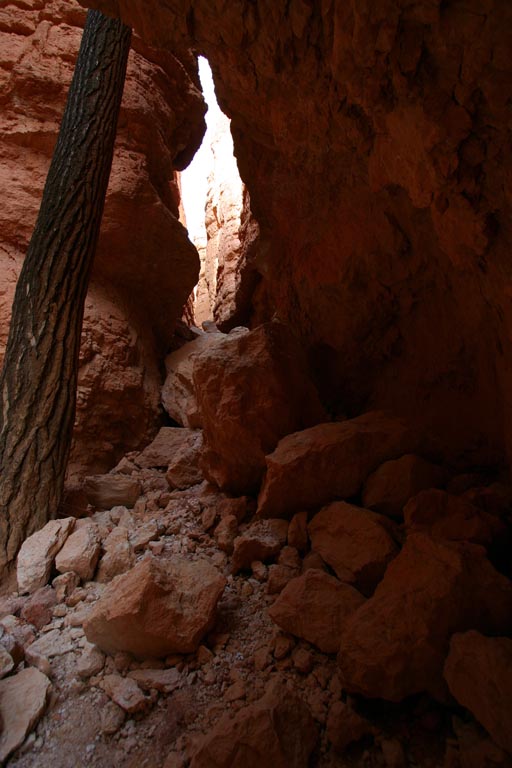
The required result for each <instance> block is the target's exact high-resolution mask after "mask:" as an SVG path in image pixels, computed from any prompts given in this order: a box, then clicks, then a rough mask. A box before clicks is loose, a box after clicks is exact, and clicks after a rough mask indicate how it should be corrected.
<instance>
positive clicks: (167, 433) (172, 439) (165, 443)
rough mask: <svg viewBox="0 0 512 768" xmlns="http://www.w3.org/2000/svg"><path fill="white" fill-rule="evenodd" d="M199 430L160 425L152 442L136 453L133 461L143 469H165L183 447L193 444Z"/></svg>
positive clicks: (198, 435)
mask: <svg viewBox="0 0 512 768" xmlns="http://www.w3.org/2000/svg"><path fill="white" fill-rule="evenodd" d="M200 438H201V432H200V431H198V430H193V429H183V428H180V427H161V429H160V430H159V432H158V434H157V435H156V437H155V439H154V440H153V442H151V443H150V444H149V445H148V446H146V448H144V450H143V451H141V452H140V453H138V454H137V455H136V456H135V457H134V459H133V461H134V462H135V463H136V464H137V465H138V466H139V467H142V468H143V469H167V467H168V466H169V464H170V463H171V462H172V461H173V459H174V456H175V455H176V453H177V452H179V451H180V450H181V449H182V448H183V447H186V446H193V445H195V443H196V442H197V440H198V439H199V440H200Z"/></svg>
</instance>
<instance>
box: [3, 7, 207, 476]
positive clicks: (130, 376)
mask: <svg viewBox="0 0 512 768" xmlns="http://www.w3.org/2000/svg"><path fill="white" fill-rule="evenodd" d="M84 18H85V11H84V10H83V9H82V8H80V6H79V5H78V3H75V2H74V1H73V2H69V1H67V2H60V1H59V0H52V2H41V1H40V0H30V1H29V0H23V1H21V0H20V1H19V2H13V3H7V4H5V5H3V7H2V8H0V186H1V188H2V190H3V195H2V205H1V206H0V364H1V361H2V357H3V350H4V349H5V342H6V338H7V332H8V322H9V315H10V307H11V303H12V298H13V295H14V287H15V282H16V278H17V275H18V273H19V270H20V269H21V264H22V261H23V255H24V253H25V250H26V247H27V244H28V242H29V239H30V236H31V233H32V229H33V225H34V222H35V218H36V215H37V211H38V208H39V203H40V198H41V193H42V189H43V185H44V182H45V178H46V172H47V169H48V165H49V162H50V158H51V154H52V150H53V145H54V142H55V140H56V137H57V132H58V127H59V122H60V118H61V116H62V112H63V108H64V102H65V98H66V94H67V88H68V85H69V82H70V80H71V76H72V73H73V68H74V61H75V57H76V53H77V51H78V47H79V44H80V37H81V26H82V25H83V21H84ZM133 48H134V50H132V52H131V54H130V61H129V67H128V75H127V81H126V87H125V92H124V97H123V105H122V111H121V116H120V121H119V131H118V139H117V145H116V152H115V158H114V163H113V167H112V175H111V179H110V185H109V190H108V194H107V202H106V207H105V214H104V220H103V225H102V232H101V238H100V243H99V246H98V252H97V258H96V263H95V268H94V275H93V280H92V284H91V288H90V291H89V296H88V300H87V306H86V312H85V322H84V330H83V335H82V349H81V367H80V375H79V388H78V399H77V423H76V429H75V444H74V449H73V453H72V457H71V466H70V474H71V476H73V475H76V474H81V473H83V472H87V471H89V472H90V471H99V470H104V469H106V468H108V467H110V466H112V464H113V463H115V461H116V460H117V458H118V457H119V455H121V454H123V453H124V452H126V450H129V449H130V447H131V448H136V447H138V446H140V445H141V444H143V443H144V442H147V440H148V439H149V437H150V436H151V435H152V434H153V432H154V429H155V426H156V423H157V420H158V418H159V400H160V385H161V378H160V377H161V371H160V369H159V366H160V363H161V360H162V356H163V354H164V353H165V351H166V349H167V346H168V344H169V340H170V338H171V336H172V332H173V326H174V321H175V319H176V318H177V317H179V316H180V314H181V308H182V306H183V303H184V302H185V300H186V298H187V295H188V293H189V292H190V290H191V288H192V287H193V285H194V283H195V281H196V279H197V272H198V258H197V253H196V251H195V249H194V248H193V246H192V245H191V244H190V243H189V241H188V238H187V235H186V231H185V229H184V228H183V227H182V226H181V224H180V223H179V221H178V203H179V193H178V191H177V187H176V185H175V182H174V168H175V167H176V168H181V167H182V166H183V164H184V163H186V162H188V160H189V158H190V157H191V156H192V155H193V153H194V152H195V150H196V148H197V145H198V144H199V143H200V141H201V137H202V133H203V130H204V120H203V114H204V109H205V107H204V104H203V100H202V97H201V95H200V92H199V91H198V89H197V84H198V80H197V70H196V65H195V61H194V60H193V59H191V58H190V57H186V58H184V62H185V64H184V63H183V62H181V61H179V60H178V59H176V58H175V57H174V56H172V55H171V54H168V53H165V52H162V51H160V52H157V51H154V50H152V49H150V48H149V47H147V46H146V45H144V44H143V43H142V42H141V41H140V40H137V39H135V40H134V44H133Z"/></svg>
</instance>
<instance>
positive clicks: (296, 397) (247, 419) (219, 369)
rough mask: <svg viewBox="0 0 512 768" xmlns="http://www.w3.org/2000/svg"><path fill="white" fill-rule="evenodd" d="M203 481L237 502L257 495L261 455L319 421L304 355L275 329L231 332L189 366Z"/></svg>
mask: <svg viewBox="0 0 512 768" xmlns="http://www.w3.org/2000/svg"><path fill="white" fill-rule="evenodd" d="M194 385H195V392H196V398H197V400H198V403H199V407H200V411H201V414H202V422H203V429H204V442H205V444H204V451H203V457H202V467H203V471H204V474H205V477H207V479H209V480H210V481H212V482H214V483H216V484H217V485H218V486H219V487H220V488H222V489H223V490H228V491H231V492H232V493H235V494H242V493H250V492H254V491H256V490H257V489H258V487H259V484H260V481H261V477H262V475H263V471H264V469H265V455H266V454H268V453H270V452H271V451H273V450H274V448H275V447H276V445H277V443H278V441H279V440H280V439H281V438H282V437H284V435H287V434H289V433H290V432H295V431H296V430H298V429H303V428H305V427H309V426H311V425H312V424H316V423H318V422H319V421H322V420H323V419H324V418H325V413H324V410H323V408H322V406H321V404H320V400H319V398H318V394H317V392H316V389H315V387H314V386H313V384H312V382H311V381H310V379H309V374H308V370H307V365H306V361H305V357H304V353H303V351H302V350H301V348H300V346H299V343H298V341H297V340H296V339H295V337H294V336H293V334H292V332H291V331H290V330H289V329H288V328H287V327H286V326H284V325H282V324H281V323H277V322H272V323H266V324H265V325H262V326H260V327H258V328H256V329H255V330H253V331H250V332H243V331H240V332H239V331H236V332H233V333H231V334H229V335H228V336H226V337H225V338H224V339H222V340H221V341H220V342H219V343H217V344H215V345H214V346H213V347H211V348H210V349H209V350H207V351H205V352H204V353H203V354H201V355H199V356H198V357H197V358H196V360H195V363H194Z"/></svg>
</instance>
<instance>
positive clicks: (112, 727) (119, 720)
mask: <svg viewBox="0 0 512 768" xmlns="http://www.w3.org/2000/svg"><path fill="white" fill-rule="evenodd" d="M100 716H101V726H100V727H101V732H102V733H106V734H113V733H116V732H117V731H118V730H119V729H120V727H121V726H122V724H123V723H124V721H125V718H126V713H125V711H124V709H122V708H121V707H120V706H119V705H118V704H116V703H115V702H113V701H108V702H107V703H106V704H105V705H104V706H103V707H102V708H101V713H100Z"/></svg>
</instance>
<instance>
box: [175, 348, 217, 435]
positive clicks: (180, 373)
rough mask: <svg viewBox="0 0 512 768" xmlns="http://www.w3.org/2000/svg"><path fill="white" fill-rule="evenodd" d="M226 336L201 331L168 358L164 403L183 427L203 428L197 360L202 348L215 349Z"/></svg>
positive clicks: (203, 349)
mask: <svg viewBox="0 0 512 768" xmlns="http://www.w3.org/2000/svg"><path fill="white" fill-rule="evenodd" d="M225 338H226V336H225V334H223V333H202V334H201V335H200V336H198V337H197V338H196V339H193V341H189V342H188V344H184V345H183V346H182V347H180V348H179V349H177V350H175V351H174V352H171V354H170V355H167V357H166V358H165V369H166V374H167V375H166V378H165V382H164V385H163V387H162V405H163V406H164V408H165V410H166V411H167V413H168V414H169V416H170V417H171V418H172V419H174V421H176V422H177V423H178V424H181V426H182V427H188V428H189V429H201V428H202V426H203V415H202V413H201V408H200V405H199V403H198V401H197V397H196V390H195V385H194V363H195V361H196V358H197V357H199V355H200V354H201V353H202V352H205V353H208V352H209V351H210V350H213V349H214V348H215V347H216V346H217V344H219V343H220V342H221V341H222V340H223V339H225Z"/></svg>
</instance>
